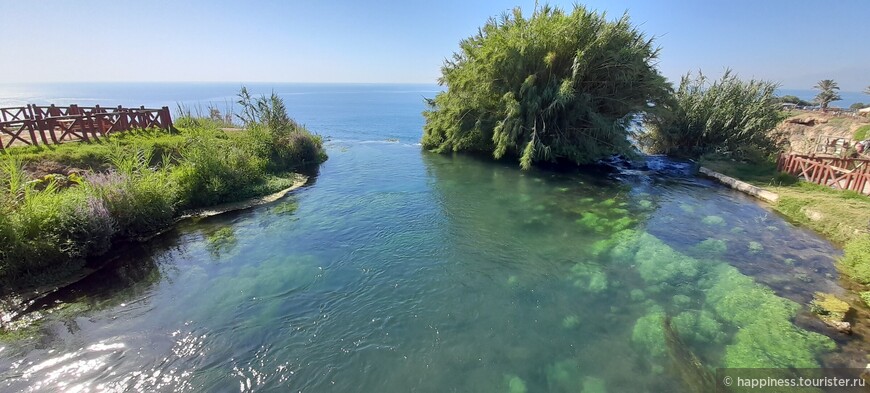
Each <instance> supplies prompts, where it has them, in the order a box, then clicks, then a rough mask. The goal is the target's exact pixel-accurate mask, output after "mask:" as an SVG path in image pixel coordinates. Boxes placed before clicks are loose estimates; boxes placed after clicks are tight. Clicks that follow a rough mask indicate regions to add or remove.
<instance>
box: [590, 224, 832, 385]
mask: <svg viewBox="0 0 870 393" xmlns="http://www.w3.org/2000/svg"><path fill="white" fill-rule="evenodd" d="M705 242H706V244H705V246H706V247H710V248H711V249H714V250H715V249H721V248H722V247H724V244H723V243H719V242H717V241H715V240H713V241H709V242H707V241H705ZM705 242H702V243H705ZM607 246H609V250H608V249H607ZM599 247H601V248H603V249H605V251H601V252H602V253H604V252H609V255H610V256H611V257H612V259H613V260H614V261H615V263H621V264H625V265H627V266H634V267H635V269H636V271H637V274H638V275H639V276H640V278H641V279H642V280H643V281H645V282H646V283H647V284H649V285H650V287H649V288H648V290H647V291H644V292H646V293H656V291H657V290H660V289H662V288H667V287H670V288H672V289H673V290H675V291H677V292H676V295H673V296H669V297H666V298H662V297H660V296H658V297H656V298H655V299H658V301H657V302H656V301H653V300H649V299H647V300H644V299H645V296H644V293H643V292H632V293H631V294H630V298H631V299H632V300H633V301H637V302H639V303H643V302H647V303H649V305H648V306H646V307H647V310H648V312H647V314H646V315H644V316H642V317H640V318H639V319H638V320H637V321H636V322H635V324H634V327H633V329H632V331H631V342H632V344H633V345H634V346H635V347H636V348H638V350H639V351H640V352H641V353H644V354H645V355H646V356H647V357H649V358H651V359H661V358H662V357H663V356H664V355H665V354H667V353H668V346H667V342H666V335H665V333H666V332H665V329H664V326H665V319H666V318H669V319H670V321H671V322H670V326H671V327H672V328H673V330H674V331H675V332H676V334H677V335H678V336H679V339H680V341H681V342H684V343H685V344H686V345H688V346H690V347H692V346H706V345H709V344H711V343H713V344H719V345H725V354H724V356H723V357H722V359H721V364H716V365H712V364H711V365H708V366H711V367H712V366H719V367H729V368H758V367H782V368H789V367H793V368H813V367H818V361H817V356H818V355H819V354H821V353H823V352H826V351H830V350H833V349H834V348H835V344H834V342H833V341H832V340H831V339H830V338H828V337H827V336H824V335H821V334H817V333H813V332H810V331H807V330H804V329H801V328H798V327H797V326H795V325H794V324H793V323H792V319H793V318H794V316H795V314H796V313H797V311H798V310H799V309H800V305H798V304H797V303H795V302H793V301H790V300H788V299H784V298H781V297H779V296H777V295H776V294H775V293H774V292H773V291H772V290H771V289H769V288H767V287H766V286H763V285H761V284H758V283H756V282H755V280H753V279H752V278H751V277H748V276H746V275H743V274H742V273H740V271H738V270H737V269H736V268H735V267H733V266H731V265H728V264H726V263H721V262H711V261H705V262H702V261H701V260H698V259H695V258H692V257H689V256H687V255H684V254H682V253H680V252H678V251H676V250H674V249H672V248H671V247H669V246H668V245H667V244H665V243H664V242H662V241H661V240H659V239H658V238H656V237H655V236H653V235H651V234H649V233H645V232H640V231H632V230H627V231H622V232H619V233H617V234H616V235H615V236H614V237H613V238H612V239H609V240H608V241H606V242H604V243H602V245H600V246H599ZM663 285H664V287H663ZM685 286H689V287H693V288H697V289H698V292H695V293H693V296H687V295H686V294H684V293H680V292H679V291H678V290H679V288H682V287H685ZM650 291H652V292H650ZM693 303H694V304H693ZM669 310H675V311H669ZM680 310H682V311H680ZM672 312H673V314H672ZM657 369H658V367H656V366H655V365H654V366H653V371H656V370H657ZM701 379H702V380H703V378H701Z"/></svg>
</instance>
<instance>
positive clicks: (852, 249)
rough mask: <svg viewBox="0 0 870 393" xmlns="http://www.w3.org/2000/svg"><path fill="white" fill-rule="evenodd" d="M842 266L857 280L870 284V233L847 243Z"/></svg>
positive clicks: (841, 262) (841, 261)
mask: <svg viewBox="0 0 870 393" xmlns="http://www.w3.org/2000/svg"><path fill="white" fill-rule="evenodd" d="M840 266H841V267H842V268H843V270H845V272H846V273H847V274H848V275H849V276H850V277H852V278H853V279H855V281H858V282H860V283H862V284H870V235H868V234H864V235H859V236H857V237H855V238H854V239H852V240H850V241H849V242H848V243H846V247H845V248H844V253H843V258H842V259H841V260H840Z"/></svg>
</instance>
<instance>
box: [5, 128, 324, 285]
mask: <svg viewBox="0 0 870 393" xmlns="http://www.w3.org/2000/svg"><path fill="white" fill-rule="evenodd" d="M176 124H177V126H178V128H177V129H176V130H174V131H173V132H168V133H167V132H164V131H159V130H141V131H134V132H128V133H120V134H116V135H112V136H110V137H107V138H103V140H101V141H99V142H96V143H88V144H85V143H67V144H63V145H58V146H47V147H46V146H40V147H35V146H29V147H19V148H12V149H8V150H7V153H6V154H4V155H3V156H2V158H0V184H2V186H3V187H2V191H0V202H2V203H0V208H2V212H3V215H2V217H0V239H2V242H3V244H4V248H3V250H2V251H0V284H2V290H0V295H9V294H12V293H16V292H21V291H25V290H29V289H33V288H41V287H45V286H51V285H55V284H57V283H62V282H67V281H69V279H70V278H74V277H76V276H79V275H80V274H81V273H82V272H83V271H85V270H87V269H88V262H87V261H88V260H89V259H90V258H92V257H96V256H100V255H103V254H106V253H107V252H108V251H109V250H110V249H111V248H112V247H113V245H114V244H116V243H119V242H125V241H131V240H134V241H135V240H137V239H147V238H149V237H152V236H153V235H154V234H156V233H159V232H161V231H163V230H165V229H166V228H168V227H169V226H171V225H172V224H173V223H174V222H176V221H177V219H178V218H182V217H185V216H188V215H190V214H191V212H194V214H200V213H201V212H202V211H203V209H205V208H209V207H213V206H223V207H225V208H226V207H227V205H225V204H228V203H235V202H239V201H245V200H249V199H251V198H261V197H263V196H267V195H270V194H273V193H276V192H279V191H282V190H284V191H286V190H288V189H290V188H292V187H294V186H295V187H298V186H299V185H301V183H304V181H302V182H301V183H300V178H299V175H297V174H295V173H293V172H294V171H295V170H297V169H300V168H304V167H306V166H308V165H312V164H315V165H316V164H319V163H320V162H322V161H323V160H325V158H326V156H325V153H324V152H323V150H322V143H321V141H320V138H319V137H318V136H315V135H312V134H310V133H308V132H307V131H306V130H305V129H304V128H301V127H299V126H296V125H295V124H294V127H293V128H292V129H285V130H273V129H272V128H270V127H266V126H262V127H261V126H257V125H253V127H249V130H248V131H246V132H231V133H228V132H224V131H223V130H221V129H220V128H219V126H220V124H218V123H217V122H214V121H209V120H207V119H194V118H181V119H178V120H177V121H176ZM256 202H257V201H256V200H255V201H254V202H249V203H240V204H234V205H230V206H229V208H230V209H237V208H244V207H249V206H252V205H253V204H255V203H256Z"/></svg>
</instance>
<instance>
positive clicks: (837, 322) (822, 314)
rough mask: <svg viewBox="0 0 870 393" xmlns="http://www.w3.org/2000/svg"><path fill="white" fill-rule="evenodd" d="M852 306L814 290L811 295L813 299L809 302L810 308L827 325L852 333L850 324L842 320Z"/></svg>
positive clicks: (842, 331) (828, 294)
mask: <svg viewBox="0 0 870 393" xmlns="http://www.w3.org/2000/svg"><path fill="white" fill-rule="evenodd" d="M851 309H852V307H850V306H849V303H846V302H845V301H843V300H841V299H840V298H838V297H836V296H834V295H832V294H830V293H822V292H816V294H815V295H814V296H813V301H812V302H810V310H812V312H813V313H814V314H816V315H817V316H818V317H819V319H821V320H822V321H823V322H825V323H826V324H827V325H828V326H830V327H832V328H834V329H837V331H839V332H840V333H845V334H850V333H852V324H850V323H849V322H846V321H844V319H846V314H847V313H848V312H849V310H851Z"/></svg>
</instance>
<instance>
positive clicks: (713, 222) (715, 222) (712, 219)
mask: <svg viewBox="0 0 870 393" xmlns="http://www.w3.org/2000/svg"><path fill="white" fill-rule="evenodd" d="M701 222H702V223H704V224H705V225H710V226H723V225H725V219H724V218H722V217H719V216H706V217H704V218H702V219H701Z"/></svg>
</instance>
